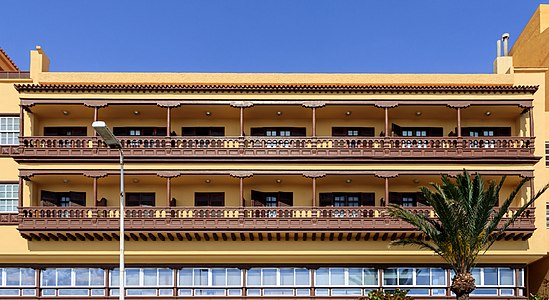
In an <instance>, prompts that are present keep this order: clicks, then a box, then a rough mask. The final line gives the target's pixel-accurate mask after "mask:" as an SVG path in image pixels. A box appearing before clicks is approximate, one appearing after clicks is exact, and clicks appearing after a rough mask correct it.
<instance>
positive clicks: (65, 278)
mask: <svg viewBox="0 0 549 300" xmlns="http://www.w3.org/2000/svg"><path fill="white" fill-rule="evenodd" d="M71 271H72V270H71V269H68V268H58V269H57V285H58V286H71Z"/></svg>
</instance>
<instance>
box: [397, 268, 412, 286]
mask: <svg viewBox="0 0 549 300" xmlns="http://www.w3.org/2000/svg"><path fill="white" fill-rule="evenodd" d="M398 284H399V285H413V284H414V282H413V269H398Z"/></svg>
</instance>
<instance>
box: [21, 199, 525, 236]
mask: <svg viewBox="0 0 549 300" xmlns="http://www.w3.org/2000/svg"><path fill="white" fill-rule="evenodd" d="M409 209H410V210H411V211H414V212H417V213H421V214H424V215H426V216H427V217H430V218H435V215H434V212H433V211H432V210H431V209H430V208H429V207H415V208H409ZM514 211H516V209H514V208H511V210H510V213H509V214H513V212H514ZM119 217H120V209H119V208H64V207H25V208H21V209H20V211H19V217H18V218H19V231H20V233H21V235H22V236H23V237H24V238H25V239H27V240H29V241H50V240H53V241H69V240H71V241H76V240H82V241H84V240H90V241H94V240H98V241H103V240H107V241H111V240H119V239H120V236H119ZM125 218H126V219H125V231H126V233H125V237H124V238H125V239H126V240H134V241H139V240H144V241H147V240H152V241H174V240H179V241H193V240H197V241H201V240H205V241H210V240H214V241H219V240H222V241H227V240H232V241H237V240H239V241H246V240H251V241H253V240H260V241H263V240H268V241H273V240H275V241H281V240H286V241H287V240H296V241H297V240H302V241H307V240H313V241H315V240H320V241H325V240H329V241H333V240H338V241H341V240H357V241H359V240H365V241H368V240H374V241H377V240H383V241H386V240H395V239H397V238H403V237H412V236H416V237H421V234H420V233H419V232H417V231H416V230H414V228H412V227H411V226H410V225H409V224H407V223H406V222H404V221H401V220H398V219H394V218H391V217H390V216H389V215H388V213H387V207H340V208H338V207H329V208H328V207H323V208H311V207H276V208H266V207H222V208H214V207H180V208H178V207H166V208H162V207H150V208H127V209H125ZM505 219H507V218H505ZM505 219H504V220H505ZM534 230H535V225H534V208H529V209H528V210H527V211H526V212H525V214H524V215H523V216H522V217H521V218H519V219H518V220H517V221H516V222H515V223H514V224H513V225H512V226H511V227H510V228H509V229H508V230H507V231H506V233H505V235H504V236H502V237H501V238H502V239H505V240H526V239H528V238H529V237H530V236H532V234H533V232H534Z"/></svg>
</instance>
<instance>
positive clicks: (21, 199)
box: [17, 176, 32, 207]
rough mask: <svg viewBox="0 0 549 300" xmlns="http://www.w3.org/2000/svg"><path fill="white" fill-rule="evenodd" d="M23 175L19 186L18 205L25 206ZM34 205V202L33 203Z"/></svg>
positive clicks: (20, 177)
mask: <svg viewBox="0 0 549 300" xmlns="http://www.w3.org/2000/svg"><path fill="white" fill-rule="evenodd" d="M23 183H24V182H23V177H22V176H19V187H18V190H17V192H18V194H19V199H18V200H19V201H18V204H17V206H18V207H23ZM31 206H32V204H31Z"/></svg>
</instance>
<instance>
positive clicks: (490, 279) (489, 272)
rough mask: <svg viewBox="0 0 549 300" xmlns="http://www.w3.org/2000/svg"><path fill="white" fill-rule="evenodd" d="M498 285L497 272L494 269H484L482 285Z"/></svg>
mask: <svg viewBox="0 0 549 300" xmlns="http://www.w3.org/2000/svg"><path fill="white" fill-rule="evenodd" d="M497 284H498V270H497V269H496V268H484V285H497Z"/></svg>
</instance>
